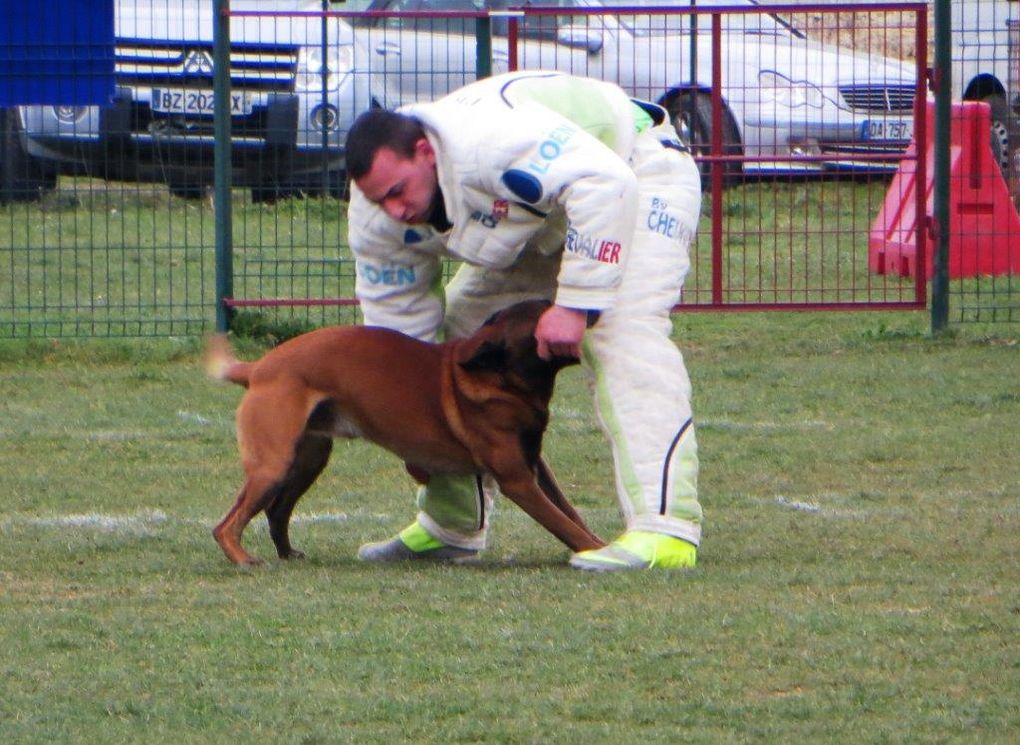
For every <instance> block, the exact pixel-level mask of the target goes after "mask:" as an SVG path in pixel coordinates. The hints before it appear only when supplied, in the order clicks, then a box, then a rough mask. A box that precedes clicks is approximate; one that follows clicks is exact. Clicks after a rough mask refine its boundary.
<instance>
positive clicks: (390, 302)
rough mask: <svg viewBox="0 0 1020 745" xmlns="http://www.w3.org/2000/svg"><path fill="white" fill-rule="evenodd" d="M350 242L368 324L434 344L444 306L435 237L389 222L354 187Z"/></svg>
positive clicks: (350, 213)
mask: <svg viewBox="0 0 1020 745" xmlns="http://www.w3.org/2000/svg"><path fill="white" fill-rule="evenodd" d="M409 230H411V231H413V235H412V234H409V233H408V231H409ZM348 240H349V242H350V246H351V252H352V253H353V255H354V260H355V271H356V276H355V285H354V289H355V294H356V295H357V297H358V300H359V301H360V302H361V312H362V316H363V318H364V321H365V325H366V326H383V327H385V328H391V329H395V330H397V331H400V332H402V333H405V334H407V335H408V336H413V337H415V338H416V339H421V340H423V341H436V339H437V336H438V331H439V328H440V326H441V325H442V322H443V305H444V302H443V290H442V276H441V275H442V272H441V268H442V267H441V263H440V259H439V251H440V248H439V247H438V245H437V241H436V239H435V237H434V236H433V235H431V233H430V232H429V231H428V230H426V229H419V228H407V226H404V225H401V224H399V223H397V222H396V221H394V220H391V219H390V218H389V217H387V216H386V214H385V213H384V212H383V211H382V210H380V209H378V208H377V207H376V206H375V205H373V204H371V203H370V202H369V201H368V200H367V199H365V198H364V196H363V195H361V193H360V192H358V191H357V187H355V186H352V188H351V207H350V211H349V213H348Z"/></svg>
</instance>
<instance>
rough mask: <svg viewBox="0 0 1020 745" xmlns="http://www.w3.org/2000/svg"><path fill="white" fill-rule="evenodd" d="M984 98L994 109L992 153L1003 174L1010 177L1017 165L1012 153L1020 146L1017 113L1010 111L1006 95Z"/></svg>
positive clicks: (1019, 128) (1019, 127) (1019, 126)
mask: <svg viewBox="0 0 1020 745" xmlns="http://www.w3.org/2000/svg"><path fill="white" fill-rule="evenodd" d="M983 100H984V102H985V103H986V104H988V105H989V106H990V107H991V109H992V131H991V145H992V155H993V156H994V158H995V162H996V163H998V164H999V167H1000V168H1001V169H1002V174H1003V176H1005V177H1007V178H1008V177H1009V175H1010V169H1013V168H1015V167H1016V166H1015V164H1014V163H1013V162H1012V160H1013V159H1012V158H1011V157H1010V154H1011V153H1012V152H1013V150H1016V149H1017V148H1020V125H1018V123H1017V117H1016V115H1015V114H1013V112H1012V111H1010V109H1009V104H1007V103H1006V97H1005V96H1002V95H999V94H994V95H991V96H987V97H986V98H984V99H983Z"/></svg>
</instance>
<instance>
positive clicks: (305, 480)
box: [266, 432, 333, 559]
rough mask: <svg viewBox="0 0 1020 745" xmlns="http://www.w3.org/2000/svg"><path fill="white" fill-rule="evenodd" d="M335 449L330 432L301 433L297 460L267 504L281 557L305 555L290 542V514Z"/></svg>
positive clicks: (267, 514) (277, 550) (272, 532)
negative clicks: (274, 496) (271, 500)
mask: <svg viewBox="0 0 1020 745" xmlns="http://www.w3.org/2000/svg"><path fill="white" fill-rule="evenodd" d="M332 451H333V439H332V438H331V437H329V436H328V435H322V434H314V433H310V432H306V433H305V434H304V435H302V436H301V439H300V441H299V442H298V444H297V447H296V448H295V452H294V462H293V463H292V464H291V466H290V469H288V471H287V478H286V480H285V481H284V483H283V484H282V485H281V487H280V489H279V491H278V493H277V496H276V499H274V500H273V502H272V504H270V505H269V506H268V507H266V519H267V520H268V521H269V535H270V537H272V539H273V543H274V544H275V545H276V553H277V554H278V555H279V557H280V558H281V559H300V558H303V557H304V554H303V553H302V552H301V551H298V550H297V549H295V548H294V547H293V546H291V545H290V535H289V530H288V528H289V526H290V515H291V513H292V512H293V511H294V505H295V504H297V501H298V499H300V498H301V495H303V494H304V493H305V492H306V491H308V488H309V487H310V486H311V485H312V484H313V483H314V482H315V479H317V478H318V477H319V474H320V473H322V469H323V468H325V467H326V463H327V462H328V461H329V455H330V453H331V452H332Z"/></svg>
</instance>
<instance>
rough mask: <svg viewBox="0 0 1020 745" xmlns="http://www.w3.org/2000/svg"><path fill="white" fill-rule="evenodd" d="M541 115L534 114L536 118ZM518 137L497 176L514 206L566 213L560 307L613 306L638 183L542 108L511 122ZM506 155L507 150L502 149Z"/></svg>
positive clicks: (517, 114) (606, 151)
mask: <svg viewBox="0 0 1020 745" xmlns="http://www.w3.org/2000/svg"><path fill="white" fill-rule="evenodd" d="M536 109H537V111H536ZM506 119H507V120H508V121H507V122H505V123H506V124H510V123H511V122H510V121H509V120H518V123H517V126H515V127H514V131H516V132H518V133H526V135H525V136H526V137H527V139H522V136H521V135H520V134H519V135H518V136H517V137H516V138H513V139H515V140H516V142H514V143H512V145H511V147H513V149H514V150H516V153H515V154H514V155H512V157H510V158H509V160H504V163H506V165H505V167H504V168H503V169H502V173H500V174H498V176H499V179H500V181H501V182H502V183H501V186H502V188H503V189H504V190H509V191H510V192H511V194H512V197H513V199H514V200H516V201H518V202H524V203H527V204H529V205H530V206H531V207H533V208H535V209H538V210H541V211H543V212H551V211H552V210H554V209H557V208H560V209H562V210H563V211H564V212H565V213H566V217H567V233H566V239H565V242H564V252H563V261H562V264H561V266H560V274H559V277H558V285H559V287H558V290H557V294H556V302H557V303H558V304H559V305H563V306H566V307H571V308H584V309H604V308H607V307H608V306H609V305H611V304H612V302H613V298H614V296H615V289H616V287H617V285H618V284H619V282H620V279H621V277H622V273H623V266H624V264H625V262H626V260H627V256H628V252H629V251H630V247H631V244H632V242H633V234H634V224H635V220H636V212H637V192H638V186H637V178H636V176H635V175H634V172H633V171H632V170H631V169H630V167H629V166H628V164H627V163H625V162H624V161H623V160H622V159H621V158H620V157H619V156H618V155H616V153H614V152H613V151H612V150H611V149H610V148H609V147H607V146H606V145H604V144H603V143H601V142H600V141H599V140H597V139H596V138H595V137H593V136H592V135H590V134H588V133H587V132H585V131H584V130H583V129H582V128H581V127H579V126H577V125H575V124H573V123H572V122H570V121H569V120H567V119H565V118H563V117H560V116H558V115H555V114H552V113H549V112H545V111H543V110H541V109H540V108H538V107H528V108H527V109H525V108H520V109H517V110H515V111H514V112H513V113H512V114H511V115H510V116H508V117H506ZM501 149H502V151H503V153H504V154H505V153H507V150H508V148H506V147H504V148H501Z"/></svg>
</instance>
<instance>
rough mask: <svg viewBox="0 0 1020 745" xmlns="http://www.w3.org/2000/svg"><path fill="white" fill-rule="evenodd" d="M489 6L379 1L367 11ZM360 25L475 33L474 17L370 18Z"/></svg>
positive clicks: (437, 0)
mask: <svg viewBox="0 0 1020 745" xmlns="http://www.w3.org/2000/svg"><path fill="white" fill-rule="evenodd" d="M484 7H485V3H483V2H479V1H476V0H376V2H373V3H371V4H370V5H369V6H368V7H367V8H365V10H392V11H396V12H405V11H417V12H421V13H433V12H434V13H441V12H443V11H475V10H480V9H482V8H484ZM356 25H365V26H382V27H384V28H393V29H404V30H408V31H423V32H429V33H436V34H472V35H473V34H474V33H475V21H474V19H473V18H444V17H443V16H441V15H440V16H436V17H433V18H368V19H361V20H359V21H357V22H356Z"/></svg>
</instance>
